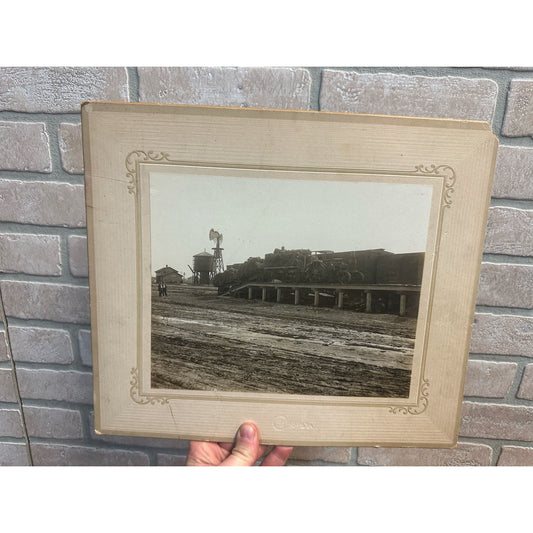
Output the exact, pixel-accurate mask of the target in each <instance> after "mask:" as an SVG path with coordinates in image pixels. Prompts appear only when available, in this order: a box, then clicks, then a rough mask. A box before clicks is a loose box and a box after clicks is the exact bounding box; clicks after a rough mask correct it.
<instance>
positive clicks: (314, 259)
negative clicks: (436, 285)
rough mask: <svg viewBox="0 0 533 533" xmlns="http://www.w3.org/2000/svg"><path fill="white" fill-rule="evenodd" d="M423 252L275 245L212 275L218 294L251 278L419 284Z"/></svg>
mask: <svg viewBox="0 0 533 533" xmlns="http://www.w3.org/2000/svg"><path fill="white" fill-rule="evenodd" d="M423 265H424V253H423V252H417V253H405V254H394V253H391V252H387V251H386V250H384V249H382V248H379V249H374V250H359V251H355V250H354V251H349V252H333V251H330V250H320V251H311V250H306V249H300V250H285V248H276V249H275V250H274V251H273V252H272V253H269V254H266V255H265V257H264V258H261V257H250V258H249V259H248V260H247V261H245V262H244V263H238V264H234V265H230V266H228V268H227V269H226V270H225V271H224V272H222V273H220V274H217V275H216V276H215V277H214V278H213V284H214V285H215V286H217V287H218V293H219V294H226V293H227V292H228V291H231V289H233V288H237V287H239V286H242V285H245V284H246V283H252V282H267V283H269V282H280V283H295V284H301V283H309V284H341V285H350V284H351V285H358V284H364V285H369V284H370V285H372V284H380V285H420V284H421V282H422V268H423Z"/></svg>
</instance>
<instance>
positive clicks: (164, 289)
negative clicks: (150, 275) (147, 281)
mask: <svg viewBox="0 0 533 533" xmlns="http://www.w3.org/2000/svg"><path fill="white" fill-rule="evenodd" d="M163 296H167V284H166V283H165V282H164V281H163Z"/></svg>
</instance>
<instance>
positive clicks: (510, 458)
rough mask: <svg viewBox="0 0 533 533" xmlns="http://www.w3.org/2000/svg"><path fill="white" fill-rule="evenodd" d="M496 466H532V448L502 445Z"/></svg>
mask: <svg viewBox="0 0 533 533" xmlns="http://www.w3.org/2000/svg"><path fill="white" fill-rule="evenodd" d="M498 466H533V448H524V447H522V446H503V447H502V453H501V454H500V457H499V459H498Z"/></svg>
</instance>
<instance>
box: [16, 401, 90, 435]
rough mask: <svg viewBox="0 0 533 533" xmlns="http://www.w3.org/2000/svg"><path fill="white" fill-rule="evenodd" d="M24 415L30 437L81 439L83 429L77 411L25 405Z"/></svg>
mask: <svg viewBox="0 0 533 533" xmlns="http://www.w3.org/2000/svg"><path fill="white" fill-rule="evenodd" d="M24 417H25V420H26V425H27V428H28V434H29V436H30V437H40V438H45V439H81V438H83V429H82V421H81V415H80V413H79V411H75V410H72V409H56V408H50V407H33V406H32V407H25V408H24Z"/></svg>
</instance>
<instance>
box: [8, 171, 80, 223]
mask: <svg viewBox="0 0 533 533" xmlns="http://www.w3.org/2000/svg"><path fill="white" fill-rule="evenodd" d="M0 213H2V221H3V222H17V223H20V224H38V225H42V226H67V227H71V228H84V227H85V225H86V221H85V196H84V188H83V185H71V184H70V183H58V182H47V181H28V182H25V181H20V180H12V179H0Z"/></svg>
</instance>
